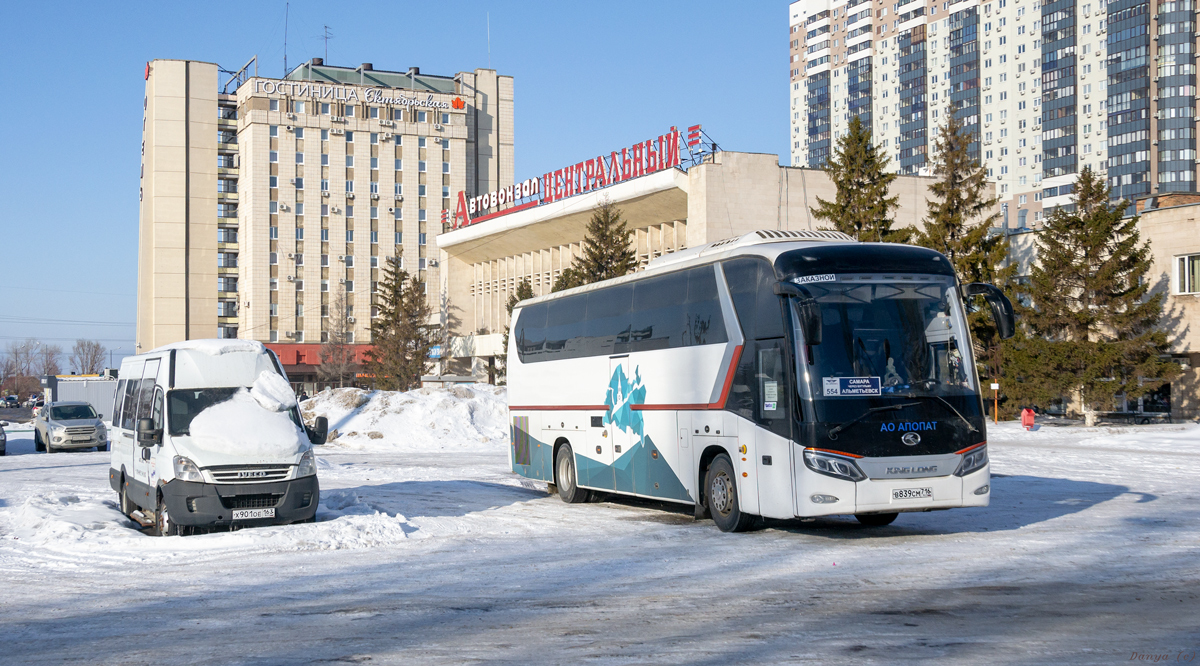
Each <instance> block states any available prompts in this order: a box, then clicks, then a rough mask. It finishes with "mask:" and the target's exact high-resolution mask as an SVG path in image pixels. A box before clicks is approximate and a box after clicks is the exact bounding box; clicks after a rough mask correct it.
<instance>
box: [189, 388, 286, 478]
mask: <svg viewBox="0 0 1200 666" xmlns="http://www.w3.org/2000/svg"><path fill="white" fill-rule="evenodd" d="M264 376H266V373H263V375H262V376H260V377H259V381H260V382H261V381H262V378H263V377H264ZM276 376H277V377H278V375H276ZM279 379H280V380H281V381H282V379H283V378H282V377H280V378H279ZM258 388H259V383H258V382H256V383H255V385H254V389H252V390H251V391H247V390H246V389H239V390H238V392H237V393H234V394H233V397H231V398H230V399H229V400H226V401H225V402H220V403H217V404H215V405H213V406H212V407H209V408H208V409H206V410H204V411H202V412H200V413H199V414H197V415H196V418H194V419H192V425H191V433H192V435H191V444H192V447H193V448H196V449H200V450H203V451H209V452H212V453H218V454H225V455H236V456H247V455H250V456H261V457H263V458H265V459H273V460H278V459H281V458H288V457H291V456H294V455H296V454H298V453H300V452H301V451H303V450H304V449H305V448H306V447H307V446H308V438H307V437H306V435H305V434H304V431H302V430H301V429H300V427H299V426H297V425H296V424H295V423H294V422H292V419H291V417H290V416H289V415H288V413H287V412H286V411H274V410H270V409H265V408H264V407H263V405H262V404H260V402H259V400H258V399H256V398H257V396H256V394H255V393H254V391H256V390H257V389H258ZM268 390H270V389H268ZM289 392H290V389H289ZM293 401H294V399H293Z"/></svg>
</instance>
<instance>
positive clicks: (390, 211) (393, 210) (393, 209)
mask: <svg viewBox="0 0 1200 666" xmlns="http://www.w3.org/2000/svg"><path fill="white" fill-rule="evenodd" d="M388 212H389V213H394V212H396V209H395V208H388Z"/></svg>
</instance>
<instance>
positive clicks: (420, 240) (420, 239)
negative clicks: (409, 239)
mask: <svg viewBox="0 0 1200 666" xmlns="http://www.w3.org/2000/svg"><path fill="white" fill-rule="evenodd" d="M424 244H425V234H421V233H419V234H417V245H424Z"/></svg>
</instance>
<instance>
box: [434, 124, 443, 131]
mask: <svg viewBox="0 0 1200 666" xmlns="http://www.w3.org/2000/svg"><path fill="white" fill-rule="evenodd" d="M433 129H435V130H437V131H439V132H440V131H442V126H441V125H434V126H433Z"/></svg>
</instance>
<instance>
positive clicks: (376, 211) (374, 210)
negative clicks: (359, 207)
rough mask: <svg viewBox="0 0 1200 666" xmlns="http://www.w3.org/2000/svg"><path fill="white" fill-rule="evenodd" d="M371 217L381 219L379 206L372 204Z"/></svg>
mask: <svg viewBox="0 0 1200 666" xmlns="http://www.w3.org/2000/svg"><path fill="white" fill-rule="evenodd" d="M371 219H372V220H378V219H379V207H378V206H371Z"/></svg>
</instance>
